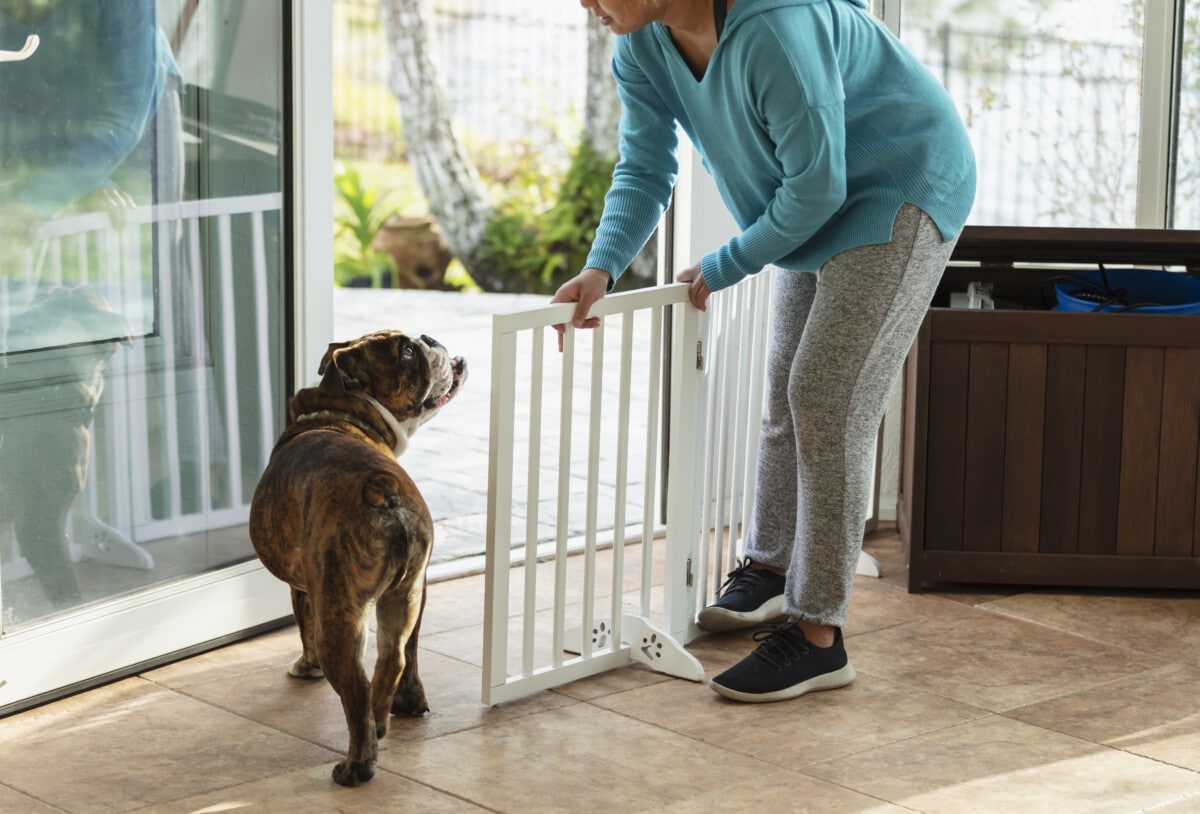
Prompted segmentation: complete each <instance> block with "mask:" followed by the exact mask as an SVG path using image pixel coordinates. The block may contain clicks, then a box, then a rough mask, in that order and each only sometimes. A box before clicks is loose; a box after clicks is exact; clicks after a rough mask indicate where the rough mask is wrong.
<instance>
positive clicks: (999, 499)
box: [963, 342, 1008, 551]
mask: <svg viewBox="0 0 1200 814" xmlns="http://www.w3.org/2000/svg"><path fill="white" fill-rule="evenodd" d="M1007 390H1008V345H1007V344H1003V343H998V342H988V343H975V344H973V345H971V350H970V371H969V374H968V382H967V437H966V455H965V460H966V473H965V477H964V479H963V548H964V549H965V550H970V551H999V550H1000V535H1001V528H1002V517H1003V513H1004V409H1005V402H1006V394H1007Z"/></svg>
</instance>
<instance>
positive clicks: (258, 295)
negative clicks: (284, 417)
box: [250, 210, 275, 466]
mask: <svg viewBox="0 0 1200 814" xmlns="http://www.w3.org/2000/svg"><path fill="white" fill-rule="evenodd" d="M250 224H251V235H252V244H251V245H252V250H253V269H254V271H253V274H254V316H255V323H256V325H255V329H256V330H255V332H254V336H255V339H257V340H258V341H257V345H256V349H257V352H258V358H257V360H256V361H257V362H258V422H257V423H258V430H259V439H260V444H261V446H260V447H259V455H260V456H261V457H260V458H259V466H266V465H267V461H268V460H269V459H270V457H271V448H272V447H273V446H274V440H275V422H274V417H275V413H274V404H273V403H272V394H271V391H272V390H273V389H274V388H273V387H272V386H271V336H270V333H269V332H268V328H269V327H270V318H269V316H268V314H267V305H268V302H267V249H266V241H265V239H264V237H263V213H262V210H258V211H255V212H254V213H252V214H251V215H250Z"/></svg>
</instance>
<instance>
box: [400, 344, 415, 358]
mask: <svg viewBox="0 0 1200 814" xmlns="http://www.w3.org/2000/svg"><path fill="white" fill-rule="evenodd" d="M416 355H417V352H416V351H415V350H413V346H412V345H404V346H403V347H401V348H400V359H401V360H403V361H405V362H407V361H409V360H411V359H412V358H413V357H414V356H416Z"/></svg>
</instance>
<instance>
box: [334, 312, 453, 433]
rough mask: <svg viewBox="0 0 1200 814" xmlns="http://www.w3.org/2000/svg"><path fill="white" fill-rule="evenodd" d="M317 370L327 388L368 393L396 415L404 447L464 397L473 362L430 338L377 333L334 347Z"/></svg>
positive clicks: (370, 397) (337, 391)
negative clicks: (458, 397)
mask: <svg viewBox="0 0 1200 814" xmlns="http://www.w3.org/2000/svg"><path fill="white" fill-rule="evenodd" d="M317 372H318V373H320V374H321V375H322V376H323V378H322V380H321V385H320V387H321V389H322V390H325V391H327V392H331V393H339V394H340V393H347V394H354V393H357V394H359V395H362V396H366V397H368V398H369V399H371V400H373V401H375V402H377V403H378V404H379V405H380V407H382V408H383V409H384V410H386V411H387V413H389V414H390V415H391V416H393V417H394V418H395V420H396V421H397V422H398V423H399V428H400V430H402V431H403V436H404V437H403V438H402V439H398V444H397V447H398V448H399V449H402V446H403V443H404V442H406V441H407V437H408V436H409V435H411V434H412V433H413V432H415V431H416V429H417V427H419V426H421V425H422V424H424V423H425V422H426V421H428V420H429V419H431V418H433V416H435V415H436V414H437V412H438V410H440V409H441V408H442V407H444V406H445V405H446V404H448V403H449V402H450V400H451V399H453V398H454V397H455V396H456V395H458V392H459V390H460V389H461V388H462V385H463V383H464V382H465V381H466V378H467V364H466V362H465V361H463V358H462V357H461V356H456V357H453V358H452V357H451V356H450V353H449V352H448V351H447V350H446V348H445V347H443V346H442V345H441V343H439V342H437V341H436V340H434V339H432V338H430V337H428V336H420V337H417V338H412V337H408V336H406V335H405V334H403V333H402V332H400V331H376V332H374V333H370V334H367V335H366V336H363V337H361V338H359V339H355V340H352V341H350V342H337V343H334V344H332V345H330V346H329V350H328V351H326V352H325V358H323V359H322V360H321V366H320V368H319V369H318V371H317ZM397 454H399V452H398V453H397Z"/></svg>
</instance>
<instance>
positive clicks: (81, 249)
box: [75, 232, 92, 285]
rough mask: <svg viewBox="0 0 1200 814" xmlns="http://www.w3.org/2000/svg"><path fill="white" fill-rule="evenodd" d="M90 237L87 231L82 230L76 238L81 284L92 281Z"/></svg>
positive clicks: (76, 254)
mask: <svg viewBox="0 0 1200 814" xmlns="http://www.w3.org/2000/svg"><path fill="white" fill-rule="evenodd" d="M87 247H88V238H87V232H80V233H79V235H78V236H77V237H76V238H75V257H76V261H75V262H76V263H78V269H77V270H78V272H79V284H80V285H87V284H88V283H90V282H91V276H92V275H91V266H90V258H89V257H88V250H87Z"/></svg>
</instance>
